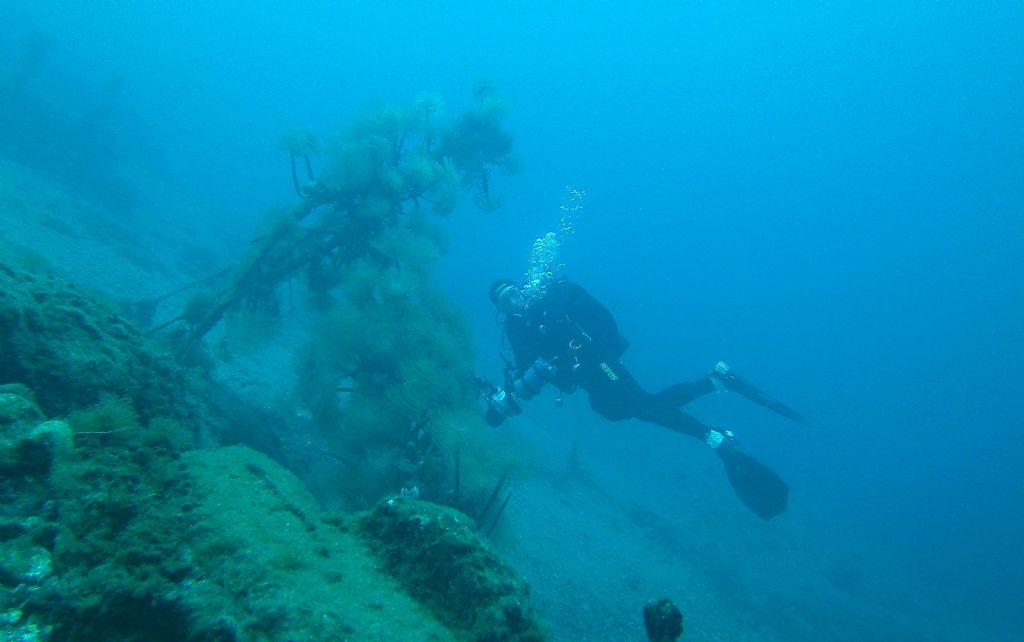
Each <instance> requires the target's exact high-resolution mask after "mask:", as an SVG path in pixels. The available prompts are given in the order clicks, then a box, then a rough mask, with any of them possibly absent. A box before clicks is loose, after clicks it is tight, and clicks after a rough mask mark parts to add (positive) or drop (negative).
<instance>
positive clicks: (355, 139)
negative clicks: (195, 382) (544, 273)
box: [176, 85, 516, 499]
mask: <svg viewBox="0 0 1024 642" xmlns="http://www.w3.org/2000/svg"><path fill="white" fill-rule="evenodd" d="M475 96H476V99H477V101H476V104H475V105H474V107H473V108H472V109H470V110H468V111H467V112H465V113H464V114H462V115H461V116H459V117H458V118H456V119H454V120H451V121H450V120H448V119H446V118H445V115H444V110H443V106H442V104H441V101H440V100H439V99H438V98H436V97H434V96H431V95H422V96H420V97H419V98H418V99H417V100H416V101H415V102H414V103H413V104H412V105H411V106H409V107H406V108H402V109H395V108H388V107H380V108H378V109H375V110H373V111H371V112H369V113H367V114H366V115H364V116H363V117H361V118H359V119H358V120H356V122H354V123H353V124H352V125H351V126H350V127H349V129H348V130H347V131H346V132H345V133H344V134H343V135H342V136H340V137H339V138H338V140H337V141H335V142H334V144H332V145H330V146H328V147H327V149H326V154H327V155H328V162H327V164H326V165H325V168H324V171H322V172H321V174H320V176H319V177H317V176H315V175H314V171H313V164H312V161H311V157H312V156H314V155H315V154H317V153H318V152H319V150H320V147H319V145H318V144H317V143H316V140H315V138H314V137H313V136H312V135H310V134H300V135H297V136H290V137H287V138H285V139H284V140H283V143H282V147H283V148H284V149H285V151H287V152H288V153H289V155H290V158H291V169H292V176H291V177H292V181H293V184H294V187H295V190H296V192H297V193H298V195H299V197H300V201H299V202H298V203H297V204H296V205H295V207H294V208H292V209H291V210H290V211H287V212H277V213H276V214H272V215H271V216H269V217H268V218H267V220H266V221H265V224H264V228H263V229H261V230H259V231H258V232H257V234H256V238H255V239H254V240H253V243H252V248H251V251H250V254H249V256H248V257H247V258H246V259H245V260H244V262H243V263H242V264H241V265H240V266H239V267H238V268H237V269H236V270H234V272H233V273H232V276H231V277H230V279H229V281H228V282H227V284H226V286H225V287H223V288H222V289H221V290H220V291H218V292H214V293H212V296H211V295H210V294H205V295H202V296H198V297H195V298H194V300H193V303H192V305H189V306H187V310H186V313H185V314H183V315H182V316H181V317H179V319H178V320H176V321H177V322H178V324H179V327H178V331H179V333H180V334H181V335H182V336H183V340H182V341H181V343H180V347H179V350H178V354H179V356H180V357H181V358H183V359H187V358H190V357H191V356H193V355H195V354H197V353H201V352H202V345H203V338H204V337H205V336H206V335H207V334H208V333H209V332H210V331H211V330H212V329H213V328H215V327H216V326H217V325H218V324H220V323H221V322H222V320H224V319H225V318H226V317H228V318H232V319H236V318H239V317H245V316H246V315H257V314H261V315H264V316H266V315H270V316H273V315H276V314H279V313H280V309H281V305H282V299H283V297H284V295H285V293H288V298H289V301H291V303H290V305H295V303H294V297H292V296H291V294H290V292H291V289H292V287H293V286H294V285H295V284H296V283H300V284H301V285H302V287H303V290H304V291H305V292H306V293H308V295H309V296H308V297H306V298H304V299H303V302H306V303H307V304H308V305H309V306H310V307H311V310H315V311H316V312H317V313H318V314H319V315H320V316H319V317H318V318H320V319H321V321H320V322H319V323H316V324H314V330H313V333H312V336H311V337H310V341H309V343H308V345H307V347H306V348H305V349H304V350H302V351H301V354H300V355H299V356H298V357H297V358H296V364H297V368H298V372H297V374H298V382H299V384H298V390H297V392H298V394H299V397H300V399H301V401H302V402H303V404H304V405H306V406H307V407H308V408H310V409H311V411H312V413H313V415H314V418H315V419H316V421H317V424H318V426H320V428H321V429H322V430H323V431H324V433H325V434H326V435H329V441H328V443H329V444H330V445H331V446H332V448H337V449H338V451H339V453H340V454H339V453H336V454H338V457H339V459H341V460H343V461H344V462H345V465H346V466H347V467H348V470H349V472H350V474H349V475H348V477H349V478H350V481H351V483H350V484H349V488H347V492H348V494H349V496H351V497H357V496H361V497H366V498H367V499H373V498H374V496H375V495H376V494H379V493H381V492H387V491H391V492H393V491H394V490H395V489H396V488H397V487H399V485H407V484H409V483H413V482H416V483H419V484H425V486H426V487H425V488H423V489H421V490H425V491H427V493H428V494H429V495H432V496H433V498H435V499H443V497H442V495H443V494H444V492H445V491H444V488H445V482H444V480H445V479H451V478H452V475H453V474H454V473H455V471H453V470H452V468H453V464H454V462H456V461H461V462H462V466H461V468H462V469H463V470H462V471H461V472H462V473H463V475H464V476H465V477H466V479H465V481H464V482H463V487H464V488H465V489H466V495H468V494H470V493H471V492H472V490H471V489H472V470H473V468H474V467H473V465H472V464H473V462H474V461H476V460H478V459H479V458H487V457H489V455H486V454H485V453H486V452H487V451H488V450H489V449H488V448H486V447H484V446H483V445H481V444H480V443H479V436H478V435H476V434H474V431H473V430H471V429H470V427H468V426H467V423H472V422H473V420H472V415H471V414H467V413H466V412H465V409H466V407H467V403H468V401H469V400H471V399H472V398H473V396H474V395H475V392H476V391H475V389H474V388H473V385H472V383H471V378H470V377H469V373H470V372H471V370H472V356H473V355H472V347H471V339H470V333H469V331H468V329H467V328H466V326H465V324H464V322H463V320H462V319H461V316H460V314H459V313H458V312H457V311H456V310H455V309H454V308H453V307H452V306H451V305H450V304H449V303H448V302H447V301H446V300H445V297H444V295H443V294H442V293H440V292H438V291H437V290H436V289H435V288H434V287H432V285H431V283H430V275H431V272H432V269H433V266H434V264H435V263H436V261H437V260H438V259H440V257H441V256H442V255H443V253H444V246H445V235H444V230H443V228H442V227H441V226H440V225H439V224H438V223H437V221H435V220H433V219H435V218H437V217H445V216H448V215H449V214H451V213H452V212H453V211H454V210H455V209H456V207H457V205H458V197H459V194H460V193H463V192H468V193H469V194H470V195H471V196H472V200H473V202H474V204H475V205H476V206H477V207H478V208H480V209H485V210H488V209H492V208H494V207H496V206H497V204H498V199H496V197H495V195H494V193H493V185H492V180H491V178H492V176H491V173H492V172H493V171H494V170H496V169H497V170H503V171H507V172H511V171H514V170H515V165H516V163H515V159H514V156H513V150H512V147H513V145H512V137H511V136H510V135H509V134H508V133H507V132H506V131H505V130H504V128H503V124H502V115H503V108H502V106H501V101H500V100H499V98H498V96H497V94H496V93H495V92H494V91H493V89H492V88H491V87H490V86H489V85H481V86H479V87H478V89H477V91H476V92H475ZM300 168H301V171H300ZM300 174H304V178H305V179H308V181H307V182H305V183H303V182H302V181H301V180H300ZM300 304H301V303H300ZM473 427H475V426H473ZM457 453H458V454H457ZM488 490H490V489H488ZM466 495H463V496H466Z"/></svg>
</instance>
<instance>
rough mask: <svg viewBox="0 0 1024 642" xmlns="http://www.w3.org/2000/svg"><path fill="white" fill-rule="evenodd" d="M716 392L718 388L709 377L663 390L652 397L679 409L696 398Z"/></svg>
mask: <svg viewBox="0 0 1024 642" xmlns="http://www.w3.org/2000/svg"><path fill="white" fill-rule="evenodd" d="M717 391H718V387H717V386H715V382H714V380H713V379H712V378H711V377H702V378H700V379H694V380H693V381H684V382H682V383H677V384H675V385H673V386H669V387H668V388H665V389H664V390H660V391H658V392H657V393H655V395H654V396H655V397H657V398H658V399H660V400H661V401H663V402H665V403H667V404H668V405H670V406H676V407H679V406H685V405H686V404H688V403H690V402H691V401H693V400H694V399H696V398H697V397H701V396H704V395H706V394H710V393H712V392H717Z"/></svg>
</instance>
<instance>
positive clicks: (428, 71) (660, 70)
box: [0, 0, 1024, 640]
mask: <svg viewBox="0 0 1024 642" xmlns="http://www.w3.org/2000/svg"><path fill="white" fill-rule="evenodd" d="M4 4H5V9H4V11H3V13H4V14H5V18H4V20H3V22H4V25H5V26H4V27H3V28H2V29H0V53H2V54H3V56H2V57H4V58H7V59H8V60H11V59H13V58H15V57H16V56H17V52H18V51H20V48H21V45H22V43H23V42H24V41H25V39H26V38H27V37H29V36H30V35H31V34H33V33H36V34H42V35H43V37H44V38H45V40H46V42H47V43H49V44H48V46H49V54H48V55H49V57H50V58H51V59H52V60H54V61H57V62H59V65H56V66H55V68H56V69H59V70H61V71H48V72H47V73H46V74H43V75H41V77H40V78H39V79H38V80H37V82H38V85H39V86H38V87H37V89H38V91H40V92H43V93H47V94H48V95H50V96H51V97H52V100H53V101H54V102H55V103H58V104H60V105H61V106H62V107H63V108H66V109H67V110H68V111H72V112H79V111H81V112H87V111H89V109H90V107H91V106H92V105H94V104H96V103H97V102H100V101H102V100H103V99H104V98H103V96H104V92H105V91H106V90H105V89H104V88H105V87H110V86H111V79H114V78H116V79H117V80H116V81H115V82H114V85H115V86H116V92H117V102H118V105H119V108H120V109H123V110H124V112H125V113H126V114H128V113H130V114H132V117H131V118H127V117H126V118H124V119H123V120H119V121H117V122H115V123H113V124H111V130H112V131H116V132H117V134H118V135H117V136H116V137H113V138H112V140H111V141H108V144H110V145H120V148H121V149H122V150H125V151H127V150H131V149H135V150H136V151H137V150H138V149H140V148H142V149H145V150H150V152H151V160H152V161H153V163H154V164H155V165H158V166H159V167H160V168H161V171H163V172H165V174H166V176H167V177H168V180H172V179H173V180H174V181H175V182H177V183H178V184H179V185H181V186H182V188H183V189H187V190H189V191H190V192H191V193H192V194H193V196H195V197H196V198H197V200H199V201H201V202H203V203H205V204H206V205H207V206H208V207H209V210H210V211H213V212H217V218H218V219H219V220H220V221H221V222H222V223H223V224H224V225H225V226H226V227H237V229H238V230H239V238H244V237H245V235H246V234H247V233H248V232H249V230H251V228H252V226H253V224H254V221H255V220H256V219H258V218H259V215H260V214H262V212H263V211H265V210H266V208H267V207H269V206H270V205H273V204H275V203H277V204H281V203H283V204H288V203H291V202H293V201H294V196H293V195H292V193H291V186H290V183H289V181H288V180H287V175H286V171H287V170H286V165H285V163H286V161H285V160H283V159H282V155H281V152H280V151H278V149H277V147H276V143H277V140H278V137H279V136H280V134H281V133H282V132H284V131H291V130H298V129H311V130H313V131H316V132H320V133H321V134H322V135H323V136H324V137H328V136H329V135H330V134H331V133H332V132H334V131H336V130H338V129H339V128H340V127H342V126H344V125H345V124H346V123H347V122H348V121H349V120H350V118H351V117H352V116H353V115H355V114H358V113H359V112H360V110H362V109H363V108H365V107H367V106H369V105H373V104H375V103H377V102H379V101H384V102H388V101H392V102H405V101H408V100H410V99H411V98H413V97H414V96H415V95H416V94H417V93H418V92H420V91H423V90H429V91H436V92H439V93H441V94H442V95H444V96H445V98H446V101H447V102H448V105H449V108H450V111H451V112H453V113H457V112H458V111H459V110H460V109H461V108H462V107H464V106H466V105H468V104H470V102H471V87H472V84H473V82H474V81H476V80H477V79H479V78H489V79H492V80H493V81H494V82H495V83H496V84H497V85H498V86H499V88H501V90H502V91H503V92H504V93H505V94H506V96H507V98H508V100H509V103H510V112H509V122H508V128H509V129H510V131H512V132H513V133H514V134H515V136H516V144H517V147H518V150H519V155H520V157H521V159H522V164H523V171H522V172H521V173H520V174H519V175H518V176H515V177H512V178H508V179H505V180H502V181H501V183H500V189H501V191H502V192H503V194H504V195H505V197H506V199H507V200H506V203H505V206H504V207H503V208H502V209H500V210H499V211H498V212H496V213H494V214H479V213H473V212H463V213H460V215H459V216H456V217H453V219H452V221H451V223H450V228H451V233H452V241H453V242H452V251H451V254H450V256H449V257H448V259H447V260H446V262H445V264H444V265H443V267H442V271H441V274H440V275H439V278H440V280H441V282H442V283H443V284H444V286H445V287H446V288H448V290H449V292H450V293H451V295H452V296H453V297H454V298H456V299H457V300H458V301H459V303H460V304H461V305H463V306H464V307H465V308H466V310H467V311H468V312H469V314H470V318H471V320H472V322H473V324H474V330H475V332H476V337H477V348H478V353H479V354H480V361H481V369H484V370H488V369H489V370H490V371H491V372H492V374H494V373H496V372H497V370H498V367H499V366H498V364H497V363H496V358H495V357H494V353H495V352H497V350H498V348H497V335H496V333H495V329H494V326H493V323H492V317H493V315H492V312H491V310H490V309H489V304H488V302H487V299H486V294H485V292H486V287H487V285H488V283H490V281H491V280H492V279H493V278H495V277H496V276H499V275H511V276H513V277H517V278H518V277H522V275H523V274H524V273H525V272H526V270H527V268H528V265H527V263H528V259H529V252H530V247H531V244H532V243H533V240H534V238H535V237H537V236H539V235H540V234H543V233H544V232H547V231H550V230H556V229H557V226H558V220H559V204H560V203H561V201H562V198H563V195H564V189H565V187H566V186H567V185H571V186H573V187H575V188H579V189H584V190H586V192H587V195H586V197H585V207H584V211H583V212H582V214H581V216H580V217H579V220H578V221H577V223H576V226H575V228H576V231H575V234H574V235H573V236H572V237H571V238H570V239H569V240H567V242H566V243H564V244H563V246H562V248H561V252H562V260H563V262H564V264H565V266H566V273H567V274H568V275H569V276H570V277H572V278H573V279H575V280H576V281H578V282H580V283H582V284H583V285H585V286H586V287H587V288H588V289H590V290H591V292H593V293H594V294H595V295H597V296H598V297H599V298H600V299H602V300H603V301H604V302H605V303H606V304H607V305H608V306H609V307H610V308H611V309H612V310H613V312H614V313H615V315H616V317H617V318H618V320H619V323H620V326H621V327H622V329H623V331H624V333H625V334H626V335H627V336H629V337H630V338H631V339H632V344H633V345H632V348H631V349H630V352H629V353H628V354H627V357H626V363H627V365H628V366H629V367H630V369H631V370H632V371H633V372H634V373H635V374H636V375H637V376H638V377H639V378H640V380H641V381H642V382H644V383H645V384H647V385H649V386H650V387H652V388H655V387H657V386H659V385H667V384H669V383H672V382H674V381H676V380H679V379H685V378H690V377H694V376H699V375H700V374H701V373H702V372H704V371H706V370H707V369H708V368H710V366H711V365H712V364H714V362H715V361H716V360H718V359H725V360H727V361H729V362H730V363H732V364H733V365H734V366H735V367H737V368H738V369H740V370H741V371H743V372H744V373H746V374H747V375H748V376H749V377H750V378H751V379H753V380H755V381H757V382H758V383H760V384H761V385H762V386H763V387H765V388H768V389H769V390H771V391H772V392H775V393H777V394H779V395H780V396H781V397H783V398H784V399H785V400H786V401H787V402H789V403H791V404H792V405H793V406H794V407H796V408H797V409H798V410H799V411H800V412H801V413H802V414H804V415H806V416H807V417H809V418H810V419H811V420H812V422H813V424H814V425H813V427H811V428H805V427H800V426H794V425H789V424H787V423H786V422H784V421H782V420H779V419H776V418H774V417H772V416H768V415H767V413H764V412H761V411H759V410H758V409H756V408H751V407H749V405H744V404H743V403H742V402H741V401H735V400H729V401H727V402H726V401H721V400H718V399H715V400H710V401H708V402H701V403H700V404H698V405H697V406H695V408H694V413H695V414H697V415H698V416H700V417H701V418H702V419H703V420H705V421H709V422H718V423H723V424H726V425H729V426H730V427H732V428H734V429H735V430H736V431H737V434H738V435H739V436H740V437H741V438H742V439H743V440H744V443H745V444H746V445H747V446H748V450H750V451H751V452H756V453H757V455H758V456H759V457H760V458H762V459H764V460H765V461H767V462H770V463H771V464H772V466H773V467H775V468H776V469H777V470H778V471H779V472H780V473H781V474H782V475H783V476H784V477H785V478H786V479H787V480H788V481H789V483H790V485H791V487H792V497H791V507H790V511H789V513H788V514H787V515H785V516H783V517H782V518H780V520H787V519H788V520H791V522H790V523H791V524H799V525H800V528H801V529H802V530H801V535H802V537H804V538H805V539H807V540H810V541H816V540H818V539H820V540H822V541H827V542H828V543H829V546H832V547H837V548H839V549H841V550H844V551H846V552H847V553H848V554H849V556H850V558H851V559H855V560H870V566H871V568H874V569H878V568H881V569H886V568H891V569H893V573H894V576H893V581H898V582H900V583H902V585H903V586H904V587H905V591H906V593H907V594H908V595H913V596H914V598H915V600H917V601H919V602H923V603H925V604H930V603H934V604H956V605H957V608H958V609H959V612H960V613H961V615H962V617H963V619H964V621H966V622H968V623H970V625H972V626H976V627H977V628H978V631H979V634H978V637H977V638H975V639H1011V638H1013V637H1014V632H1019V631H1020V630H1021V627H1022V626H1024V615H1022V611H1021V609H1020V607H1019V601H1020V596H1021V595H1022V594H1024V592H1022V591H1024V550H1022V544H1021V541H1022V535H1024V528H1022V527H1024V476H1022V473H1021V463H1022V455H1024V437H1022V427H1024V396H1022V394H1021V391H1022V390H1024V119H1022V118H1021V114H1022V113H1024V54H1022V52H1024V36H1022V34H1024V5H1021V4H1020V3H1017V2H1010V1H1007V2H946V3H935V2H905V3H898V4H894V3H848V5H849V6H840V4H841V3H820V2H787V3H770V4H768V3H765V4H762V5H761V6H757V7H754V6H752V5H753V3H740V2H716V3H703V2H701V3H690V2H687V3H683V2H622V1H620V2H578V3H576V2H566V3H557V2H556V3H551V2H518V3H470V2H464V1H460V2H397V1H396V2H386V1H380V2H358V3H357V2H323V3H314V2H310V3H302V4H301V6H300V7H299V8H284V5H283V3H270V2H230V3H228V2H219V3H167V2H152V1H149V0H146V1H135V2H129V1H126V0H125V1H121V2H114V1H112V0H111V1H108V2H104V3H98V4H97V5H96V6H95V7H94V6H91V5H90V4H88V3H76V2H48V1H41V0H34V1H32V2H28V1H24V2H23V1H20V0H7V2H5V3H4ZM97 7H101V8H97ZM72 78H74V79H78V82H80V83H81V85H80V86H76V87H74V88H73V90H69V86H68V84H67V83H69V82H70V80H71V79H72ZM135 141H144V142H145V146H144V147H143V146H142V144H141V143H139V144H135ZM147 153H149V152H147ZM157 158H158V159H159V160H157ZM225 251H226V252H229V251H230V252H235V251H237V248H231V249H228V248H225ZM573 410H578V411H579V412H585V411H586V410H585V408H584V406H583V405H582V404H578V405H577V406H575V407H574V409H573ZM596 429H597V430H600V429H601V428H600V426H598V428H596ZM627 429H628V428H627ZM638 434H641V435H646V434H649V433H647V432H643V431H641V432H639V433H638ZM540 447H543V444H540ZM606 465H608V466H615V465H616V464H615V463H614V462H607V463H606ZM681 465H683V464H681ZM666 475H667V476H666V480H668V479H669V477H668V473H666ZM623 479H628V475H625V476H623ZM723 483H724V482H723ZM723 510H730V511H737V512H738V511H740V510H742V509H741V508H737V507H735V506H729V507H727V508H724V509H723ZM750 528H751V529H756V528H764V529H766V530H765V533H766V534H765V537H766V538H771V537H778V534H777V531H773V530H771V529H773V528H774V529H778V528H779V527H778V526H776V524H775V523H772V524H770V525H762V524H760V523H759V522H754V521H751V522H750ZM722 537H723V538H725V539H728V537H729V535H728V534H727V533H723V534H722ZM753 554H755V553H752V555H753ZM736 559H737V560H738V561H737V563H738V564H741V565H742V559H743V552H742V551H739V552H738V553H737V558H736ZM896 573H898V580H897V576H896V575H895V574H896ZM879 635H880V637H879V639H886V635H885V634H884V632H879ZM942 635H943V633H942V632H941V631H938V630H937V631H934V632H924V633H923V634H922V639H935V640H939V639H945V638H943V637H942Z"/></svg>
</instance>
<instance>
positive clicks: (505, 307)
mask: <svg viewBox="0 0 1024 642" xmlns="http://www.w3.org/2000/svg"><path fill="white" fill-rule="evenodd" d="M490 295H491V303H493V304H494V307H496V308H498V309H499V310H501V311H502V312H504V313H505V314H522V313H523V309H524V308H525V307H526V306H525V304H524V301H523V295H522V293H521V292H520V291H519V288H517V287H516V284H515V282H513V281H512V279H498V280H497V281H495V282H494V283H492V284H491V289H490Z"/></svg>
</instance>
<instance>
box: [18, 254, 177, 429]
mask: <svg viewBox="0 0 1024 642" xmlns="http://www.w3.org/2000/svg"><path fill="white" fill-rule="evenodd" d="M11 382H21V383H23V384H25V385H27V386H29V387H30V388H31V389H32V390H33V391H35V395H36V401H38V403H39V406H40V407H41V408H42V409H43V411H44V412H46V414H48V415H50V416H57V415H63V414H65V413H67V412H68V411H69V410H71V409H73V408H82V407H86V406H90V405H92V404H95V403H97V402H99V401H100V399H101V397H102V396H103V395H104V394H108V395H109V394H112V395H117V396H126V397H128V398H130V399H131V401H132V403H133V404H134V406H135V408H136V409H137V410H138V411H139V413H140V414H141V415H142V416H143V417H145V418H148V417H153V416H160V415H168V416H171V415H180V414H181V412H182V410H183V407H184V405H183V404H182V403H180V402H181V399H182V398H183V397H184V396H185V395H184V383H183V377H182V374H181V371H180V370H179V369H178V368H177V367H176V366H175V365H174V363H173V361H172V360H171V359H169V358H167V357H162V356H159V355H156V354H154V353H152V352H151V351H149V350H148V349H147V348H146V346H145V345H144V343H143V341H142V337H141V335H140V334H139V332H138V331H137V330H136V329H135V328H134V327H133V326H132V325H131V324H130V323H128V322H127V321H125V320H124V319H123V318H121V317H120V316H118V315H117V314H116V313H115V312H114V311H113V310H112V309H111V308H108V307H107V306H105V305H104V304H102V303H101V302H98V301H97V300H96V299H95V298H93V297H91V296H89V295H87V294H86V293H85V292H83V291H81V290H80V289H79V288H76V287H75V286H74V285H72V284H70V283H68V282H66V281H62V280H60V279H56V278H52V277H47V276H37V275H33V274H29V273H27V272H23V271H20V270H17V269H15V268H13V267H11V266H10V265H7V264H5V263H2V262H0V383H11ZM2 405H3V401H2V400H0V406H2Z"/></svg>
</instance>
